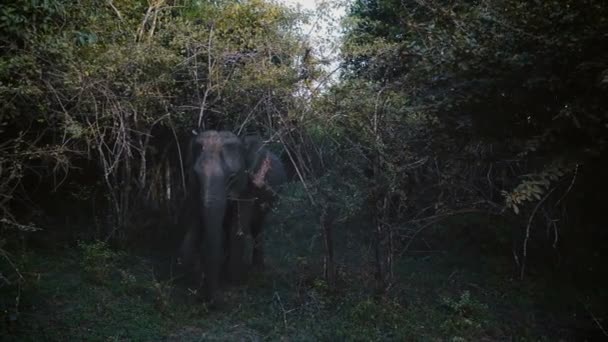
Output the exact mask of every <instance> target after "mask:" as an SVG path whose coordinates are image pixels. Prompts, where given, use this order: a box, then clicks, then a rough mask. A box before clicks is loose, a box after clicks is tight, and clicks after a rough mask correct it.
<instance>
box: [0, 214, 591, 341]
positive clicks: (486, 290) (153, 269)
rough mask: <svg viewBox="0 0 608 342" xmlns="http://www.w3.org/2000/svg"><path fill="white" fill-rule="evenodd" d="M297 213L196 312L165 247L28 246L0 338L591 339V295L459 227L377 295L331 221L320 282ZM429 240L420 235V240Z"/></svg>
mask: <svg viewBox="0 0 608 342" xmlns="http://www.w3.org/2000/svg"><path fill="white" fill-rule="evenodd" d="M310 222H311V221H309V220H305V219H302V218H293V219H291V220H286V221H283V222H277V220H276V219H273V220H271V222H269V225H268V228H267V241H266V246H267V267H266V269H265V270H264V271H263V272H259V273H254V274H252V275H251V276H250V277H249V278H248V279H247V280H246V281H245V282H244V283H243V284H242V285H240V286H232V287H228V288H227V289H226V292H225V295H226V298H227V303H226V305H225V306H224V307H223V308H222V309H220V310H208V309H207V308H206V307H205V305H204V304H202V303H201V302H199V301H197V300H196V299H195V298H194V296H192V295H191V294H190V293H189V291H188V289H187V288H185V287H184V286H183V285H181V283H180V282H179V280H176V279H173V278H172V277H171V269H170V267H169V264H170V262H169V259H170V257H168V256H167V254H166V253H164V252H163V251H157V252H156V253H152V252H150V250H148V251H140V250H137V251H135V250H132V251H127V252H126V251H124V250H123V251H116V250H113V249H110V248H108V247H107V246H104V245H103V244H95V243H87V244H82V243H81V244H79V246H78V247H72V248H54V249H53V251H44V250H38V251H36V252H31V251H30V252H28V253H25V254H24V255H23V257H22V259H21V260H20V261H19V265H20V270H22V271H21V272H22V273H23V275H24V277H26V278H27V279H28V281H27V282H25V283H24V286H23V287H22V288H21V289H20V290H19V292H15V290H14V289H13V290H11V291H12V292H10V293H8V292H7V291H9V290H8V289H7V288H4V289H0V291H4V292H2V301H3V302H2V305H3V306H4V308H7V307H8V308H9V311H11V310H10V305H9V304H11V303H13V304H14V303H15V301H14V299H15V298H17V296H18V297H19V298H18V299H19V303H18V311H19V313H18V314H15V310H12V311H11V312H12V313H11V314H7V320H5V321H4V322H3V323H2V324H3V326H2V330H4V332H3V337H2V339H3V340H15V341H28V340H29V341H41V340H44V341H67V340H70V341H71V340H86V341H261V340H271V341H277V340H281V341H283V340H287V341H374V340H375V341H387V340H395V341H429V340H436V341H504V340H510V341H557V340H562V341H580V340H585V339H587V340H589V341H592V340H596V339H595V338H597V339H598V340H600V339H601V337H602V334H601V330H600V329H599V328H598V326H597V324H596V323H595V322H594V321H593V319H592V315H593V314H592V310H593V309H594V306H593V303H591V302H585V299H586V298H589V297H585V295H584V294H582V293H581V292H577V291H576V290H575V289H574V288H573V287H571V286H568V285H563V284H561V282H556V281H553V280H551V279H550V278H547V277H536V278H535V277H534V276H530V277H528V278H527V279H525V280H524V281H520V280H518V279H516V277H515V274H516V272H514V262H513V259H512V258H510V257H509V248H504V250H503V251H501V248H503V247H504V246H502V247H501V246H500V244H497V245H477V243H476V242H475V241H474V240H470V239H467V238H466V237H463V236H464V235H466V234H464V235H463V236H460V237H455V236H454V235H450V236H449V237H448V240H450V245H451V247H450V248H447V249H446V248H438V249H436V250H432V249H429V248H426V249H424V250H419V251H416V250H414V249H413V247H412V248H411V250H410V251H409V252H408V253H405V254H404V255H402V256H401V257H399V258H397V260H398V262H397V263H396V264H395V266H394V273H395V282H394V284H393V285H392V286H391V287H390V288H389V289H388V291H387V292H386V293H384V294H382V295H378V294H376V293H374V292H373V291H371V290H370V289H371V288H373V284H374V280H373V277H372V275H373V263H372V262H371V260H373V258H372V257H373V249H372V248H371V243H370V242H369V241H366V239H364V238H360V234H358V233H357V232H359V233H360V232H361V229H360V227H355V226H350V227H349V226H347V225H341V226H340V229H339V230H337V233H336V235H337V236H336V241H337V244H338V246H337V251H336V255H337V265H338V276H337V284H336V286H335V287H333V288H332V287H330V286H328V284H327V283H326V282H325V281H324V280H323V276H322V268H321V266H322V257H321V256H322V240H321V236H320V232H319V231H318V228H317V227H316V226H315V225H314V224H313V223H310ZM464 225H466V224H464ZM437 229H441V228H440V227H438V228H437ZM452 229H454V228H453V227H452ZM435 233H436V232H435ZM467 234H468V233H467ZM358 235H359V237H358ZM340 242H343V243H340ZM429 244H431V245H432V244H433V243H429V242H427V243H424V244H423V245H425V246H428V245H429ZM436 245H437V246H442V244H440V243H437V244H436ZM482 249H483V250H482ZM482 252H483V253H482ZM480 255H484V256H483V257H481V256H480ZM543 279H544V280H543ZM577 315H578V316H577Z"/></svg>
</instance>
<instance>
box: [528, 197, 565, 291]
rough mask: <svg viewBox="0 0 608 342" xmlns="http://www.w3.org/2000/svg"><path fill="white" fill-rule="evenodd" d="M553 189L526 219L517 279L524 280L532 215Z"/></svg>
mask: <svg viewBox="0 0 608 342" xmlns="http://www.w3.org/2000/svg"><path fill="white" fill-rule="evenodd" d="M555 189H557V187H554V188H553V189H551V190H550V191H549V192H547V194H546V195H545V197H543V198H542V199H541V200H540V201H539V202H538V203H537V204H536V206H535V207H534V210H532V214H530V218H528V226H527V227H526V237H525V239H524V245H523V250H522V261H521V271H520V274H519V278H520V279H522V280H523V279H524V273H525V270H526V257H527V256H528V241H529V240H530V230H531V228H532V221H533V220H534V215H536V212H537V211H538V209H539V208H540V206H541V205H542V204H543V203H544V202H545V201H546V200H547V198H549V196H550V195H551V194H552V193H553V191H555Z"/></svg>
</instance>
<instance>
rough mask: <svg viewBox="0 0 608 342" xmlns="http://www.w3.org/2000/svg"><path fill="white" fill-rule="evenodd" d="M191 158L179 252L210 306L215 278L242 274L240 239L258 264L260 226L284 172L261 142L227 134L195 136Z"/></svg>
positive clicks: (260, 250) (283, 176) (225, 132)
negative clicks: (188, 216)
mask: <svg viewBox="0 0 608 342" xmlns="http://www.w3.org/2000/svg"><path fill="white" fill-rule="evenodd" d="M192 159H193V164H192V167H191V170H190V171H191V174H192V175H193V177H192V180H193V181H192V182H191V185H190V187H191V188H190V189H189V191H191V192H192V194H193V196H191V197H190V199H189V201H190V202H192V203H190V204H189V205H190V206H191V207H192V208H194V209H193V211H194V213H195V215H196V219H194V220H192V224H191V225H190V227H188V229H187V232H186V236H185V237H184V240H183V242H182V246H181V251H180V252H181V256H182V258H183V259H184V261H186V263H187V264H189V265H191V266H192V268H193V270H192V271H193V272H194V274H195V275H196V277H199V276H200V275H203V276H202V277H201V278H198V279H202V280H203V285H204V290H205V291H204V293H205V295H206V297H207V299H209V300H211V301H215V300H219V298H216V294H217V292H218V291H217V290H218V289H219V283H220V278H221V275H222V274H223V273H225V274H227V275H228V277H230V278H239V276H240V274H241V273H242V268H243V250H244V239H245V237H246V235H248V234H251V235H252V236H253V239H254V248H253V261H254V264H259V265H261V264H263V252H262V241H261V231H262V223H263V221H264V217H265V216H266V213H267V212H268V209H269V208H270V206H271V205H272V201H273V200H274V198H275V190H276V187H277V186H278V185H279V184H280V183H282V182H284V181H285V171H284V169H283V166H282V164H281V162H280V160H279V159H278V158H277V157H276V156H275V155H274V154H272V153H270V152H269V151H268V150H267V149H265V148H264V146H263V144H262V143H261V140H259V139H258V138H254V137H245V138H243V139H240V138H238V137H237V136H236V135H235V134H233V133H231V132H228V131H213V130H208V131H203V132H200V133H198V134H197V135H196V137H195V138H194V142H193V158H192ZM193 256H194V257H193ZM201 268H202V270H201Z"/></svg>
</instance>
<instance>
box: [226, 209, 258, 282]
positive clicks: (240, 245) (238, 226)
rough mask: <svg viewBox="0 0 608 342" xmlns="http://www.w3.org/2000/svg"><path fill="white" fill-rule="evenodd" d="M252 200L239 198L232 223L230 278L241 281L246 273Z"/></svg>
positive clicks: (229, 261)
mask: <svg viewBox="0 0 608 342" xmlns="http://www.w3.org/2000/svg"><path fill="white" fill-rule="evenodd" d="M252 207H253V206H252V201H249V200H238V201H237V203H236V204H235V205H234V208H235V210H234V211H233V213H232V214H233V217H232V220H231V224H230V235H229V252H228V267H227V268H228V269H227V274H228V278H229V279H230V280H232V281H239V280H241V279H242V278H243V276H244V273H245V262H244V258H243V256H244V250H245V241H246V238H247V235H248V234H249V233H250V222H251V215H252V210H253V208H252Z"/></svg>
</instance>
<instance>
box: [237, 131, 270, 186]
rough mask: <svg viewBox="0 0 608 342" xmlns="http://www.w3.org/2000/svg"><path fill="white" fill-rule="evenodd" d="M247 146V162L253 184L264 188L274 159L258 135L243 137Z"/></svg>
mask: <svg viewBox="0 0 608 342" xmlns="http://www.w3.org/2000/svg"><path fill="white" fill-rule="evenodd" d="M242 140H243V145H244V146H245V163H246V165H247V169H248V170H249V177H250V179H251V181H252V183H253V185H254V186H255V187H257V188H262V187H264V185H265V184H266V177H267V174H268V172H269V171H270V169H271V168H272V161H271V158H270V155H269V153H268V150H266V148H264V143H263V142H262V139H260V137H259V136H257V135H247V136H245V137H243V139H242Z"/></svg>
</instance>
